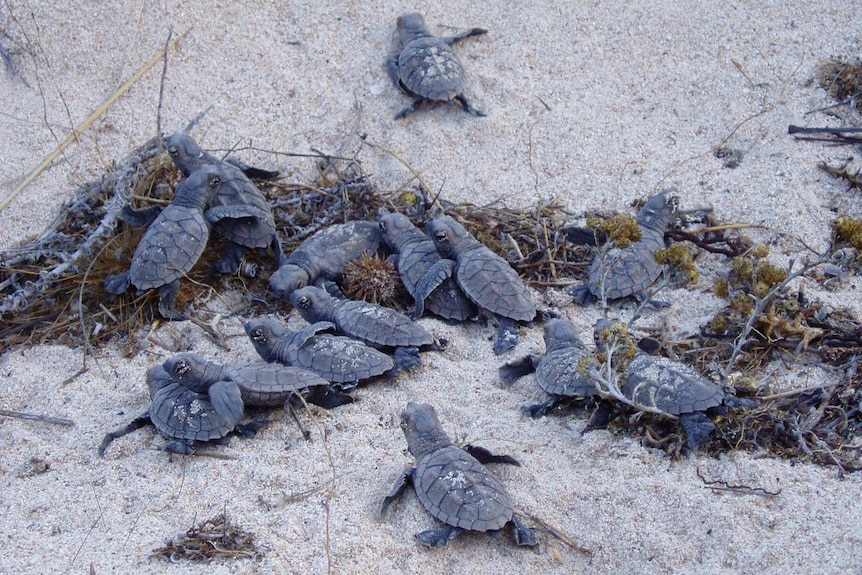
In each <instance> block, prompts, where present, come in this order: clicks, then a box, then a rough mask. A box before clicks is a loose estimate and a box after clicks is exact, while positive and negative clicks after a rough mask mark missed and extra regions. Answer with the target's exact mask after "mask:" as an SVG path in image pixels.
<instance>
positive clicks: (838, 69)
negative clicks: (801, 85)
mask: <svg viewBox="0 0 862 575" xmlns="http://www.w3.org/2000/svg"><path fill="white" fill-rule="evenodd" d="M817 81H818V83H819V84H820V87H821V88H823V89H824V90H826V91H828V92H829V93H830V94H831V95H832V97H833V98H835V99H836V100H837V101H838V102H839V103H841V104H847V105H849V106H850V107H851V108H855V109H857V110H860V109H862V61H860V60H858V59H853V60H847V59H844V58H832V59H830V60H827V61H826V62H824V63H823V64H821V65H820V66H819V67H818V70H817Z"/></svg>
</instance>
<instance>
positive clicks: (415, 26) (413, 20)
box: [395, 12, 431, 46]
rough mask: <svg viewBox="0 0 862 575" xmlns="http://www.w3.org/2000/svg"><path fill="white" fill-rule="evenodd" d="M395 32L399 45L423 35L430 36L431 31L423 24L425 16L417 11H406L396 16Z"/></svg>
mask: <svg viewBox="0 0 862 575" xmlns="http://www.w3.org/2000/svg"><path fill="white" fill-rule="evenodd" d="M395 33H396V34H397V35H398V41H399V42H400V43H401V46H405V45H407V43H408V42H410V41H411V40H414V39H416V38H421V37H423V36H430V35H431V31H430V30H428V26H426V25H425V18H423V17H422V14H420V13H419V12H407V13H405V14H402V15H401V16H399V17H398V20H397V21H396V22H395Z"/></svg>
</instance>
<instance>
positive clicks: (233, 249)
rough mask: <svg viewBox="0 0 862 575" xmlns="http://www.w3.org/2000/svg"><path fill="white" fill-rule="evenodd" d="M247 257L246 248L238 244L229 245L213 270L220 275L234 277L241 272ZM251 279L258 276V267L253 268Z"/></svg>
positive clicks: (231, 243)
mask: <svg viewBox="0 0 862 575" xmlns="http://www.w3.org/2000/svg"><path fill="white" fill-rule="evenodd" d="M243 256H245V246H241V245H239V244H238V243H236V242H230V243H228V245H227V247H226V248H225V250H224V253H223V254H222V257H221V258H220V259H219V260H218V261H217V262H216V263H215V264H213V269H214V270H215V271H217V272H218V273H220V274H226V275H233V274H235V273H236V272H238V271H239V269H240V266H241V265H242V258H243ZM253 271H254V272H255V273H254V274H252V276H251V277H254V276H255V275H257V266H253Z"/></svg>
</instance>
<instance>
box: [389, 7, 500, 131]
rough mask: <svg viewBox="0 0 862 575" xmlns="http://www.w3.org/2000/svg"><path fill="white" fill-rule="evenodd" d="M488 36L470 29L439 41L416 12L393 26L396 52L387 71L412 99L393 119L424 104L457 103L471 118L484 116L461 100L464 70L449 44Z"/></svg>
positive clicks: (405, 114) (464, 99)
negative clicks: (396, 46) (427, 102)
mask: <svg viewBox="0 0 862 575" xmlns="http://www.w3.org/2000/svg"><path fill="white" fill-rule="evenodd" d="M487 32H488V31H487V30H484V29H482V28H471V29H470V30H467V31H466V32H463V33H461V34H458V35H457V36H448V37H440V38H438V37H436V36H434V35H433V34H431V32H430V31H429V30H428V27H427V26H426V25H425V19H424V18H422V15H421V14H419V13H418V12H408V13H406V14H402V15H401V16H399V17H398V20H397V22H396V34H397V36H398V49H399V52H398V54H395V55H393V56H390V57H389V58H387V60H386V71H387V72H388V73H389V77H390V78H391V79H392V82H393V83H394V84H395V85H396V86H397V87H399V88H400V89H401V90H402V91H403V92H404V93H405V94H407V95H408V96H412V97H413V102H412V103H411V104H410V105H409V106H408V107H406V108H404V109H403V110H401V111H400V112H398V114H396V116H395V119H396V120H397V119H400V118H404V117H405V116H408V115H409V114H411V113H412V112H414V111H415V110H416V106H418V105H419V104H420V103H422V102H424V101H426V100H429V101H439V102H448V103H452V102H458V103H459V104H461V106H463V107H464V110H466V111H467V112H469V113H471V114H473V115H474V116H484V115H485V113H484V112H482V111H480V110H477V109H476V108H474V107H473V106H471V105H470V104H469V103H468V102H467V98H465V97H464V79H465V78H464V76H465V75H464V67H463V66H462V65H461V60H460V59H459V58H458V55H457V54H455V51H454V50H453V49H452V44H454V43H455V42H457V41H459V40H463V39H464V38H468V37H470V36H481V35H482V34H486V33H487Z"/></svg>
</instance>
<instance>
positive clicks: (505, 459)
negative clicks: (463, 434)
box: [461, 445, 521, 467]
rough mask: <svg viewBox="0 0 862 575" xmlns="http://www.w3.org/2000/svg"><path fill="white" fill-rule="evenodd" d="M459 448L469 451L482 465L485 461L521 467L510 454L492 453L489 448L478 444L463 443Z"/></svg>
mask: <svg viewBox="0 0 862 575" xmlns="http://www.w3.org/2000/svg"><path fill="white" fill-rule="evenodd" d="M461 449H463V450H464V451H466V452H467V453H469V454H470V455H471V456H472V457H473V458H475V459H476V461H478V462H479V463H481V464H482V465H485V464H487V463H505V464H507V465H517V466H518V467H521V464H520V463H518V460H517V459H515V458H514V457H512V456H511V455H494V454H493V453H491V452H490V451H489V450H487V449H485V448H484V447H479V446H478V445H465V446H464V447H462V448H461Z"/></svg>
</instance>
